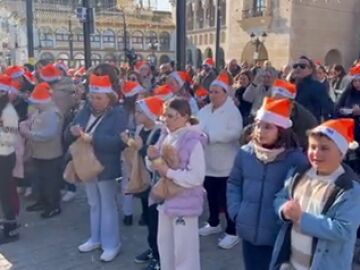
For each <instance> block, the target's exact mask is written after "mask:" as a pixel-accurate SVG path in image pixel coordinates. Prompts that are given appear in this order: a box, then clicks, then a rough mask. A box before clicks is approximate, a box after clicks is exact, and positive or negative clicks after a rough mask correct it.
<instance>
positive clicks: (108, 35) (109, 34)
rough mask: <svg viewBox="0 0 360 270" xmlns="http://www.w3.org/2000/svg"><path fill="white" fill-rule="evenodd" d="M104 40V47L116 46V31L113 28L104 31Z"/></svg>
mask: <svg viewBox="0 0 360 270" xmlns="http://www.w3.org/2000/svg"><path fill="white" fill-rule="evenodd" d="M102 41H103V46H104V48H115V33H114V32H113V31H111V30H107V31H104V32H103V34H102Z"/></svg>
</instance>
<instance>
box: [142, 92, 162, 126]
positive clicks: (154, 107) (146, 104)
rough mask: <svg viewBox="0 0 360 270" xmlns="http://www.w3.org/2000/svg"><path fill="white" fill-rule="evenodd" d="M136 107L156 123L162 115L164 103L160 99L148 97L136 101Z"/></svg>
mask: <svg viewBox="0 0 360 270" xmlns="http://www.w3.org/2000/svg"><path fill="white" fill-rule="evenodd" d="M136 106H138V107H139V108H140V110H141V111H142V112H143V113H144V114H145V115H146V116H147V117H148V118H149V119H151V120H153V121H156V119H158V118H159V117H160V116H161V115H162V114H163V108H164V101H163V100H162V99H161V98H159V97H148V98H145V99H141V100H138V101H136Z"/></svg>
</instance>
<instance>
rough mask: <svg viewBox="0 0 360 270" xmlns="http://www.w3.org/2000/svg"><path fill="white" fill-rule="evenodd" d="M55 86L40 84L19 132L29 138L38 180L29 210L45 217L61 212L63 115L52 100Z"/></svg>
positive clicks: (31, 99)
mask: <svg viewBox="0 0 360 270" xmlns="http://www.w3.org/2000/svg"><path fill="white" fill-rule="evenodd" d="M51 94H52V89H51V87H50V85H49V84H48V83H46V82H43V83H39V84H38V85H37V86H36V87H35V89H34V91H33V92H32V94H31V96H30V98H29V101H30V102H31V104H32V105H33V106H34V108H35V112H34V113H33V114H32V116H31V118H30V119H28V120H26V121H23V122H21V123H20V133H21V134H22V135H23V136H24V137H25V138H26V139H28V140H29V142H30V147H31V157H32V160H33V165H34V168H35V172H36V176H37V179H38V187H39V194H38V198H37V201H36V203H35V204H33V205H31V206H29V207H27V208H26V210H27V211H30V212H32V211H42V214H41V217H42V218H51V217H54V216H57V215H59V214H60V213H61V209H60V185H61V163H62V154H63V149H62V124H63V118H62V115H61V113H60V112H59V110H58V109H57V108H56V106H55V105H54V102H53V100H52V96H51Z"/></svg>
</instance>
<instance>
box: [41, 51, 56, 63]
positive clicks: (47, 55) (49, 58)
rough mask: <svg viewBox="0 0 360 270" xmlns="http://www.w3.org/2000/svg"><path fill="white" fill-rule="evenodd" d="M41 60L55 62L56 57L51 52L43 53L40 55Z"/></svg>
mask: <svg viewBox="0 0 360 270" xmlns="http://www.w3.org/2000/svg"><path fill="white" fill-rule="evenodd" d="M40 60H47V61H49V62H54V61H55V56H54V55H53V54H52V53H51V52H43V53H41V54H40Z"/></svg>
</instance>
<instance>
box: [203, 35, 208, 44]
mask: <svg viewBox="0 0 360 270" xmlns="http://www.w3.org/2000/svg"><path fill="white" fill-rule="evenodd" d="M208 43H209V39H208V34H205V35H204V44H205V45H208Z"/></svg>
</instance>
